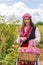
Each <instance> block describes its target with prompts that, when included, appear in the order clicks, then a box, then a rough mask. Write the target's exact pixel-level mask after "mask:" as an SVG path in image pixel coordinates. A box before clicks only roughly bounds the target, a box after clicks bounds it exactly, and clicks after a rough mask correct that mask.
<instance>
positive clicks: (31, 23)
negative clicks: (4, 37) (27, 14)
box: [21, 18, 34, 31]
mask: <svg viewBox="0 0 43 65" xmlns="http://www.w3.org/2000/svg"><path fill="white" fill-rule="evenodd" d="M29 19H30V25H31V26H34V24H33V22H32V19H31V18H29ZM25 26H26V25H25V23H24V19H23V22H22V26H21V31H23V29H24V27H25Z"/></svg>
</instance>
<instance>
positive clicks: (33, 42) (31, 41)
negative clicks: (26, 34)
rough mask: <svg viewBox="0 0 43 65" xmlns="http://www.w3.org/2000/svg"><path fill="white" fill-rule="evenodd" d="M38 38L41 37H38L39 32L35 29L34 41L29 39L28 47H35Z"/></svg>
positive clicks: (38, 40)
mask: <svg viewBox="0 0 43 65" xmlns="http://www.w3.org/2000/svg"><path fill="white" fill-rule="evenodd" d="M40 37H41V35H40V32H39V29H38V28H36V30H35V39H31V40H30V41H29V46H36V45H37V44H38V43H39V42H40Z"/></svg>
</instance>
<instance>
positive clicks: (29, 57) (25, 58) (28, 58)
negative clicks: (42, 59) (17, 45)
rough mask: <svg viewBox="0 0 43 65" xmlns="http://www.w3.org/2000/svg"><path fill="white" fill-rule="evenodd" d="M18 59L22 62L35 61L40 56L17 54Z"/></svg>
mask: <svg viewBox="0 0 43 65" xmlns="http://www.w3.org/2000/svg"><path fill="white" fill-rule="evenodd" d="M18 54H19V59H20V60H21V61H22V60H23V61H37V59H38V58H39V56H40V55H38V54H34V53H25V52H19V53H18Z"/></svg>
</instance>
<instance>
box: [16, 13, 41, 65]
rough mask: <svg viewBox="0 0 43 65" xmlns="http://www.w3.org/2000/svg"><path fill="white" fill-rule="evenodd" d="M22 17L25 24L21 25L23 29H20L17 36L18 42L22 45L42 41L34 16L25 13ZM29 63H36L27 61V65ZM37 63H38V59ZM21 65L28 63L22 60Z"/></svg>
mask: <svg viewBox="0 0 43 65" xmlns="http://www.w3.org/2000/svg"><path fill="white" fill-rule="evenodd" d="M22 18H23V24H22V27H21V31H20V32H19V31H18V33H19V38H17V43H19V44H20V46H21V47H28V46H36V45H37V44H38V43H39V42H40V32H39V29H38V28H37V27H36V26H34V24H33V22H32V19H31V18H32V16H31V15H30V14H29V13H26V14H24V15H23V16H22ZM31 42H32V43H31ZM29 64H30V65H34V63H32V64H31V62H28V63H27V65H29ZM35 64H36V65H38V61H37V62H36V63H35ZM20 65H26V64H25V63H23V62H20Z"/></svg>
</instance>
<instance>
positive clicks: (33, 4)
mask: <svg viewBox="0 0 43 65" xmlns="http://www.w3.org/2000/svg"><path fill="white" fill-rule="evenodd" d="M25 13H30V14H31V16H32V20H33V22H34V23H37V21H42V22H43V0H0V15H4V16H6V17H8V16H12V15H15V16H16V17H18V18H22V15H23V14H25Z"/></svg>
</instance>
